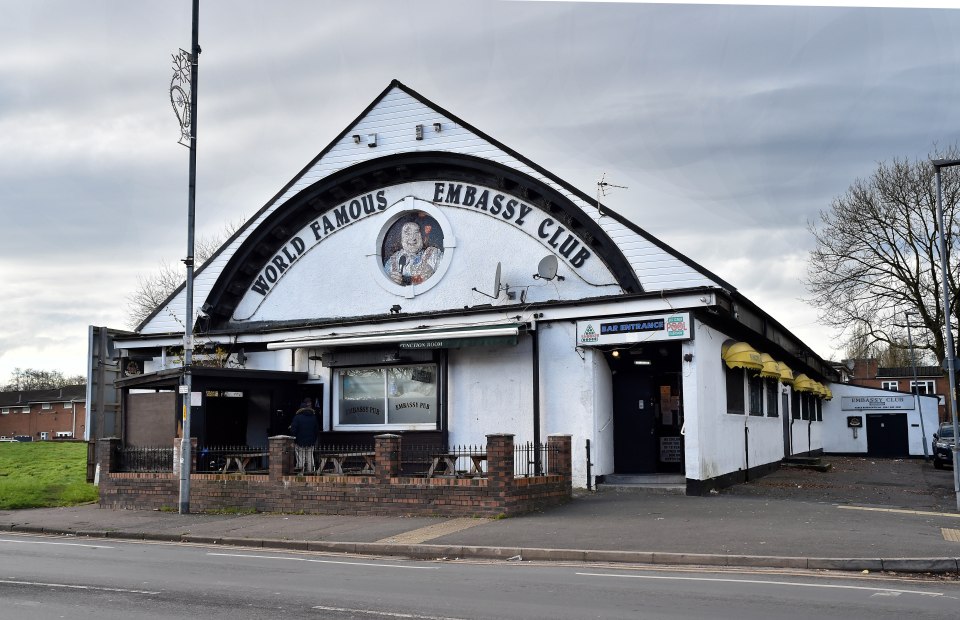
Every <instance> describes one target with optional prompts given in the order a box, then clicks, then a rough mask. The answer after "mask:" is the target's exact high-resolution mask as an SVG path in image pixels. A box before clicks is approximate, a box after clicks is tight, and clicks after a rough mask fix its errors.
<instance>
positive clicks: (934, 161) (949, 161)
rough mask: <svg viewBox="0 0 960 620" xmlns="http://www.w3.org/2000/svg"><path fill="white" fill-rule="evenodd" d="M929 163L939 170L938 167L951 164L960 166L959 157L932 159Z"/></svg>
mask: <svg viewBox="0 0 960 620" xmlns="http://www.w3.org/2000/svg"><path fill="white" fill-rule="evenodd" d="M930 163H931V164H933V167H934V168H936V169H937V170H939V169H940V168H950V167H951V166H960V159H932V160H930Z"/></svg>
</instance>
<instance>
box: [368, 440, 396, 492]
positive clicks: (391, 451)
mask: <svg viewBox="0 0 960 620" xmlns="http://www.w3.org/2000/svg"><path fill="white" fill-rule="evenodd" d="M373 439H374V441H376V446H377V447H376V451H377V456H376V457H375V458H376V472H377V478H378V479H379V480H380V482H388V481H389V480H390V478H396V477H397V476H399V475H400V435H390V434H387V435H377V436H376V437H374V438H373Z"/></svg>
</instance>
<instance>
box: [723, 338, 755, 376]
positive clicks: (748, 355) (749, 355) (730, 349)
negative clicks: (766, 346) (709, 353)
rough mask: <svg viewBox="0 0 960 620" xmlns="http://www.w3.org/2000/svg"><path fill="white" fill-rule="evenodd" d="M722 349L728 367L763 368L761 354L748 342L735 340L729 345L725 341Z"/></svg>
mask: <svg viewBox="0 0 960 620" xmlns="http://www.w3.org/2000/svg"><path fill="white" fill-rule="evenodd" d="M720 351H721V354H722V356H723V361H724V363H725V364H726V365H727V368H747V369H749V370H763V360H762V359H760V354H759V353H757V351H756V349H754V348H753V347H751V346H750V345H749V344H747V343H746V342H734V343H732V344H730V345H729V346H728V345H727V344H726V343H724V345H723V347H722V348H721V350H720Z"/></svg>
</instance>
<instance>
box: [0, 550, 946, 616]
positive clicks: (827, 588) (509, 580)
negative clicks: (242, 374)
mask: <svg viewBox="0 0 960 620" xmlns="http://www.w3.org/2000/svg"><path fill="white" fill-rule="evenodd" d="M958 606H960V583H958V582H955V581H932V580H922V579H920V580H918V579H904V578H891V577H889V576H869V575H867V576H862V575H861V576H855V577H851V576H848V575H838V574H827V575H824V574H815V573H810V572H784V571H779V572H774V571H753V570H751V571H747V570H739V571H734V570H726V571H716V570H702V569H694V568H682V569H680V568H678V569H676V570H664V569H662V568H658V569H656V570H652V569H649V568H644V567H638V566H623V565H618V566H605V565H588V564H576V565H573V564H571V565H558V564H532V563H528V562H509V561H508V562H461V561H439V562H418V561H403V560H394V559H379V558H370V557H365V558H358V557H346V556H338V555H322V554H316V553H292V552H279V551H276V552H275V551H266V550H263V549H242V548H219V547H214V546H199V545H183V544H158V543H132V542H130V543H128V542H118V541H86V540H72V541H67V540H64V539H62V538H49V537H37V536H17V535H2V536H0V620H2V619H7V618H10V619H13V618H17V619H19V618H28V617H29V618H38V619H45V618H66V617H69V618H98V619H110V618H124V619H130V618H184V617H195V618H204V619H206V618H213V619H220V618H223V619H237V618H279V617H283V618H329V619H331V620H344V619H348V618H355V619H358V620H368V619H370V620H389V619H396V618H409V619H412V620H480V619H488V618H489V619H493V618H496V619H500V618H523V619H538V618H543V619H550V620H553V619H558V620H566V619H569V620H582V619H584V618H631V619H633V618H671V619H672V618H738V619H744V620H748V619H753V618H757V619H759V618H764V619H768V618H798V619H799V618H803V619H805V620H806V619H809V618H811V617H814V618H815V617H822V618H838V617H843V618H845V620H852V619H856V618H869V619H871V620H880V619H884V618H890V619H894V618H896V619H898V620H899V619H902V618H904V617H907V616H909V617H911V619H912V620H918V619H922V618H955V617H957V612H956V610H957V608H958Z"/></svg>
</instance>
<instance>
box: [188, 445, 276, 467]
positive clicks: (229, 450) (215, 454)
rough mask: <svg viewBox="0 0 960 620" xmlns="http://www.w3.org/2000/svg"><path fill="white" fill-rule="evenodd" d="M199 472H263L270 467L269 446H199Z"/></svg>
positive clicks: (197, 449)
mask: <svg viewBox="0 0 960 620" xmlns="http://www.w3.org/2000/svg"><path fill="white" fill-rule="evenodd" d="M196 462H197V469H196V471H197V473H199V474H211V473H233V472H237V473H246V474H254V473H258V474H263V473H266V472H267V471H269V468H270V448H269V447H268V446H246V445H243V446H241V445H234V446H197V447H196Z"/></svg>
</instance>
